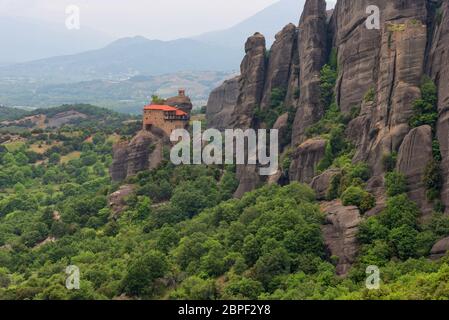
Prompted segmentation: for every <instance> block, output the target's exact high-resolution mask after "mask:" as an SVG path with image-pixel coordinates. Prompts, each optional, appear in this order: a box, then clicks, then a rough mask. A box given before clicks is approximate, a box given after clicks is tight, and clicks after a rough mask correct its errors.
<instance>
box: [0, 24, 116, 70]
mask: <svg viewBox="0 0 449 320" xmlns="http://www.w3.org/2000/svg"><path fill="white" fill-rule="evenodd" d="M0 39H2V40H1V42H2V43H1V44H2V49H1V52H0V66H1V65H5V64H12V63H20V62H26V61H32V60H38V59H43V58H48V57H52V56H60V55H67V54H74V53H80V52H83V51H86V50H92V49H98V48H101V47H103V46H105V45H107V44H108V43H110V42H111V41H112V40H113V38H112V37H111V36H109V35H106V34H103V33H101V32H98V31H95V30H92V29H89V28H82V29H80V30H77V31H69V30H68V29H67V28H65V26H64V25H58V24H55V23H50V22H47V21H42V20H38V19H30V18H18V17H9V16H1V17H0Z"/></svg>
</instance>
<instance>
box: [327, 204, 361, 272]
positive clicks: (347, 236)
mask: <svg viewBox="0 0 449 320" xmlns="http://www.w3.org/2000/svg"><path fill="white" fill-rule="evenodd" d="M321 209H322V210H323V212H325V213H326V222H325V225H324V226H323V227H322V231H323V236H324V240H325V243H326V246H327V248H328V250H329V253H330V255H331V256H336V257H338V264H337V274H339V275H346V274H347V273H348V271H349V269H350V267H351V266H352V264H353V263H354V262H355V258H356V256H357V253H358V249H359V245H358V243H357V233H358V226H359V225H360V223H361V222H362V217H361V215H360V212H359V210H358V209H357V207H354V206H351V207H345V206H343V205H342V204H341V202H340V201H332V202H324V203H322V205H321Z"/></svg>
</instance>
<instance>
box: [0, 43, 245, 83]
mask: <svg viewBox="0 0 449 320" xmlns="http://www.w3.org/2000/svg"><path fill="white" fill-rule="evenodd" d="M242 56H243V52H241V50H235V49H232V48H227V47H221V46H217V45H211V44H207V43H203V42H200V41H197V40H192V39H179V40H174V41H159V40H148V39H146V38H144V37H134V38H123V39H120V40H117V41H115V42H113V43H111V44H109V45H108V46H106V47H104V48H102V49H98V50H92V51H87V52H84V53H79V54H75V55H68V56H60V57H54V58H48V59H43V60H37V61H32V62H27V63H22V64H15V65H11V66H6V67H3V68H0V77H3V78H5V77H13V78H33V79H39V80H40V81H50V82H58V83H59V82H76V81H89V80H93V79H114V80H118V79H126V78H129V77H132V76H136V75H140V74H144V75H157V74H165V73H174V72H178V71H202V70H213V71H226V70H235V69H238V65H239V63H238V61H239V60H240V59H241V57H242Z"/></svg>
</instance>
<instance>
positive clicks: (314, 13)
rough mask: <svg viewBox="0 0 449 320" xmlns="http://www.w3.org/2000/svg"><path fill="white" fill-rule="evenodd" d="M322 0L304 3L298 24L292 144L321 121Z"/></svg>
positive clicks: (324, 32) (325, 39)
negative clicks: (295, 98) (296, 104)
mask: <svg viewBox="0 0 449 320" xmlns="http://www.w3.org/2000/svg"><path fill="white" fill-rule="evenodd" d="M326 21H327V13H326V1H325V0H307V1H306V4H305V6H304V11H303V13H302V16H301V20H300V22H299V34H298V37H299V39H298V52H299V103H298V110H297V113H296V117H295V123H294V125H293V135H292V144H293V146H296V145H299V144H300V143H302V142H304V140H305V139H306V138H305V136H304V132H305V130H306V129H307V127H309V126H310V125H312V124H314V123H315V122H316V121H318V120H319V119H321V117H322V116H323V115H324V107H323V105H322V103H321V95H320V71H321V68H322V67H323V65H324V64H325V63H326V58H327V54H328V48H327V45H328V34H327V27H326V26H327V24H326Z"/></svg>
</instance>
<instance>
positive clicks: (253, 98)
mask: <svg viewBox="0 0 449 320" xmlns="http://www.w3.org/2000/svg"><path fill="white" fill-rule="evenodd" d="M245 53H246V55H245V57H244V58H243V61H242V64H241V66H240V72H241V78H240V83H239V95H238V98H237V104H236V107H235V110H234V113H233V116H232V121H231V124H232V126H233V127H234V128H240V129H247V128H250V127H251V125H252V124H253V120H254V119H253V118H254V113H255V111H256V108H257V107H258V106H260V102H261V100H262V96H263V91H264V86H265V71H266V46H265V37H264V36H263V35H262V34H260V33H256V34H254V35H253V36H251V37H249V38H248V40H247V41H246V44H245Z"/></svg>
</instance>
